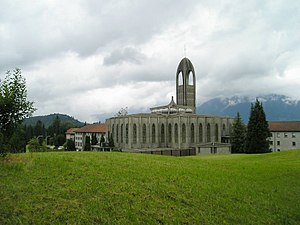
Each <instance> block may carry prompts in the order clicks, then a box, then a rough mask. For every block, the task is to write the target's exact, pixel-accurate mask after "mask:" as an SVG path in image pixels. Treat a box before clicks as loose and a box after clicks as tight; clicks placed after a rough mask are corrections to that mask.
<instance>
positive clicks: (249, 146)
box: [245, 99, 270, 153]
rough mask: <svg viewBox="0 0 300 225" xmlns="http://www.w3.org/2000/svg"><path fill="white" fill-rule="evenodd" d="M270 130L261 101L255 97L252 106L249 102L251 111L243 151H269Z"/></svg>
mask: <svg viewBox="0 0 300 225" xmlns="http://www.w3.org/2000/svg"><path fill="white" fill-rule="evenodd" d="M269 136H270V131H269V128H268V122H267V120H266V115H265V112H264V109H263V106H262V103H260V102H259V101H258V99H256V102H255V104H254V106H253V104H251V111H250V117H249V122H248V126H247V134H246V142H245V152H246V153H265V152H269V151H270V149H269V141H268V137H269Z"/></svg>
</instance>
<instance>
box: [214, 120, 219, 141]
mask: <svg viewBox="0 0 300 225" xmlns="http://www.w3.org/2000/svg"><path fill="white" fill-rule="evenodd" d="M218 140H219V126H218V124H216V125H215V142H218Z"/></svg>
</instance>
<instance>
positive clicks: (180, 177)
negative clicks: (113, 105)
mask: <svg viewBox="0 0 300 225" xmlns="http://www.w3.org/2000/svg"><path fill="white" fill-rule="evenodd" d="M0 171H1V173H0V224H300V150H293V151H286V152H279V153H270V154H262V155H210V156H190V157H168V156H158V155H147V154H133V153H113V152H53V153H26V154H18V155H10V156H9V157H8V158H7V159H5V160H3V159H1V160H0Z"/></svg>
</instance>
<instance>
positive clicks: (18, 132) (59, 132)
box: [0, 69, 270, 155]
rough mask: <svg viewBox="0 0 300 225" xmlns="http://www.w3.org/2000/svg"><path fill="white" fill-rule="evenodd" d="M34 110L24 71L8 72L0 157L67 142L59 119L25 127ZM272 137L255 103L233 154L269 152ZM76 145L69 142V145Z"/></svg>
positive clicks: (0, 93) (1, 100) (2, 88)
mask: <svg viewBox="0 0 300 225" xmlns="http://www.w3.org/2000/svg"><path fill="white" fill-rule="evenodd" d="M35 110H36V109H35V108H34V106H33V102H30V101H28V100H27V89H26V82H25V78H23V76H22V74H21V70H20V69H15V70H13V71H12V72H11V71H8V72H7V73H6V77H5V79H4V80H3V81H1V80H0V155H5V154H6V153H7V152H13V153H17V152H24V151H25V150H26V144H27V143H31V144H32V146H36V147H38V148H42V147H44V146H45V145H54V146H56V147H58V146H62V145H63V144H64V143H65V142H66V139H65V132H66V130H67V129H68V128H70V126H68V125H67V124H64V123H61V121H60V119H59V117H58V116H57V117H56V118H55V119H54V121H53V122H52V124H51V125H50V126H49V127H47V128H46V127H45V125H44V124H43V123H42V122H41V121H37V122H36V124H35V125H34V126H31V125H23V124H22V122H23V120H24V119H25V118H28V117H30V116H31V115H32V113H33V112H34V111H35ZM122 113H123V112H122ZM269 136H270V131H269V129H268V122H267V121H266V116H265V113H264V110H263V106H262V103H260V102H259V101H258V100H256V102H255V104H254V105H253V104H251V110H250V117H249V122H248V125H247V126H246V125H245V124H244V123H243V121H242V119H241V117H240V115H239V113H238V114H237V117H236V119H235V122H234V124H233V129H232V133H231V144H232V153H264V152H269V151H270V149H269V141H268V137H269ZM108 137H109V140H108V141H109V146H114V143H113V139H112V136H111V135H109V136H108ZM92 141H93V143H94V142H95V139H94V140H92ZM88 143H90V141H88ZM73 144H74V143H70V142H66V146H68V145H70V146H71V145H72V146H73ZM41 146H42V147H41ZM72 148H73V147H72Z"/></svg>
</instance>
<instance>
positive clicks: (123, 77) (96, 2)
mask: <svg viewBox="0 0 300 225" xmlns="http://www.w3.org/2000/svg"><path fill="white" fill-rule="evenodd" d="M184 46H186V56H187V57H188V58H190V60H191V61H192V63H193V64H194V67H195V70H196V79H197V101H198V104H200V103H201V102H203V101H205V100H208V99H211V98H214V97H229V96H232V95H250V96H258V95H261V94H269V93H277V94H284V95H288V96H290V97H292V98H295V99H298V100H300V78H299V75H300V2H299V1H298V0H272V1H271V0H270V1H263V0H245V1H238V0H230V1H229V0H224V1H221V0H219V1H217V0H215V1H214V0H211V1H204V0H203V1H201V0H186V1H177V0H173V1H171V0H160V1H146V0H144V1H143V0H122V1H121V0H111V1H101V0H89V1H88V0H72V1H67V0H65V1H61V0H41V1H34V0H32V1H21V0H20V1H18V0H0V72H1V74H0V78H2V79H3V78H4V75H5V71H7V70H11V69H14V68H15V67H19V68H21V70H22V72H23V75H24V76H25V77H26V80H27V89H28V95H29V98H30V100H32V101H34V102H35V107H36V108H37V109H38V110H37V111H36V113H35V115H44V114H49V113H55V112H59V113H66V114H69V115H72V116H74V117H75V118H78V119H80V120H82V121H87V122H93V121H98V120H100V119H101V120H102V121H103V118H105V117H107V116H109V115H114V114H115V113H116V112H117V111H118V110H119V109H120V108H121V107H128V109H129V112H130V113H133V112H140V111H142V112H146V111H148V109H149V108H150V107H153V106H157V105H160V104H167V103H168V102H169V101H170V99H171V96H172V95H175V72H176V69H177V66H178V63H179V61H180V60H181V59H182V57H184V56H185V53H184Z"/></svg>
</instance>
